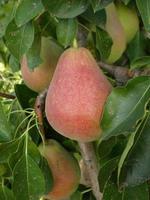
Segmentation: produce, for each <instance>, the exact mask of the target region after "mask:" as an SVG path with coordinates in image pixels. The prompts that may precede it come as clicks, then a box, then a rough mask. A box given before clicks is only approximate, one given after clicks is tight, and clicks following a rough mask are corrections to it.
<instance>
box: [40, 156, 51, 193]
mask: <svg viewBox="0 0 150 200" xmlns="http://www.w3.org/2000/svg"><path fill="white" fill-rule="evenodd" d="M40 168H41V170H42V173H43V175H44V178H45V194H48V193H49V191H50V190H51V188H52V186H53V176H52V172H51V169H50V168H49V165H48V162H47V160H46V159H45V158H43V157H42V159H41V161H40Z"/></svg>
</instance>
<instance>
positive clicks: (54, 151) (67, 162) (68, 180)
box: [39, 139, 80, 200]
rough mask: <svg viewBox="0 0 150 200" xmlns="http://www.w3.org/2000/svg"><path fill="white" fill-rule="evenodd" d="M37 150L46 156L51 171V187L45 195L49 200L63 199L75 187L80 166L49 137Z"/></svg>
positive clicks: (78, 180)
mask: <svg viewBox="0 0 150 200" xmlns="http://www.w3.org/2000/svg"><path fill="white" fill-rule="evenodd" d="M39 150H40V152H41V154H42V155H43V157H45V158H46V160H47V162H48V165H49V167H50V169H51V171H52V176H53V187H52V189H51V191H50V192H49V193H48V194H47V195H46V196H45V198H46V199H49V200H63V199H66V198H68V197H69V196H70V195H71V194H72V193H73V192H75V190H76V189H77V187H78V185H79V182H80V168H79V164H78V162H77V161H76V159H75V158H74V157H73V156H72V155H71V154H69V153H68V152H67V151H66V150H65V149H64V148H63V147H62V146H61V145H60V144H59V143H58V142H57V141H55V140H53V139H50V140H48V141H47V142H46V144H45V146H44V145H42V144H40V146H39Z"/></svg>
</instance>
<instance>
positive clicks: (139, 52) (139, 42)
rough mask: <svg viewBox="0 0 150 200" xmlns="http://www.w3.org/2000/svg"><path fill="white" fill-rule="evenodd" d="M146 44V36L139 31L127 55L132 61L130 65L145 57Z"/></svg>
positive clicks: (130, 44) (129, 46)
mask: <svg viewBox="0 0 150 200" xmlns="http://www.w3.org/2000/svg"><path fill="white" fill-rule="evenodd" d="M145 44H146V41H145V39H144V35H143V34H142V33H141V32H140V31H138V32H137V33H136V35H135V37H134V38H133V40H132V41H131V42H130V43H129V45H128V49H127V55H128V58H129V59H130V63H131V62H133V61H134V60H135V59H137V58H138V57H141V56H144V55H145V52H144V51H145Z"/></svg>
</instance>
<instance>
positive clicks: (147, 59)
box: [131, 56, 150, 69]
mask: <svg viewBox="0 0 150 200" xmlns="http://www.w3.org/2000/svg"><path fill="white" fill-rule="evenodd" d="M147 65H150V56H143V57H140V58H137V59H135V60H134V61H133V62H132V63H131V69H136V68H140V67H144V66H147Z"/></svg>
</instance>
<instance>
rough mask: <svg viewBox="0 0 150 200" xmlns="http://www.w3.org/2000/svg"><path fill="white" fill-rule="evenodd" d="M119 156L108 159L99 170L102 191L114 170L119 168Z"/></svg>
mask: <svg viewBox="0 0 150 200" xmlns="http://www.w3.org/2000/svg"><path fill="white" fill-rule="evenodd" d="M117 164H118V157H116V158H113V159H111V160H108V161H107V162H106V163H105V164H104V165H103V166H102V167H101V169H100V172H99V177H98V178H99V184H100V189H101V192H102V191H103V189H104V186H105V185H106V184H107V181H108V180H109V178H110V177H111V175H112V173H113V171H114V170H115V169H116V168H117Z"/></svg>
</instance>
